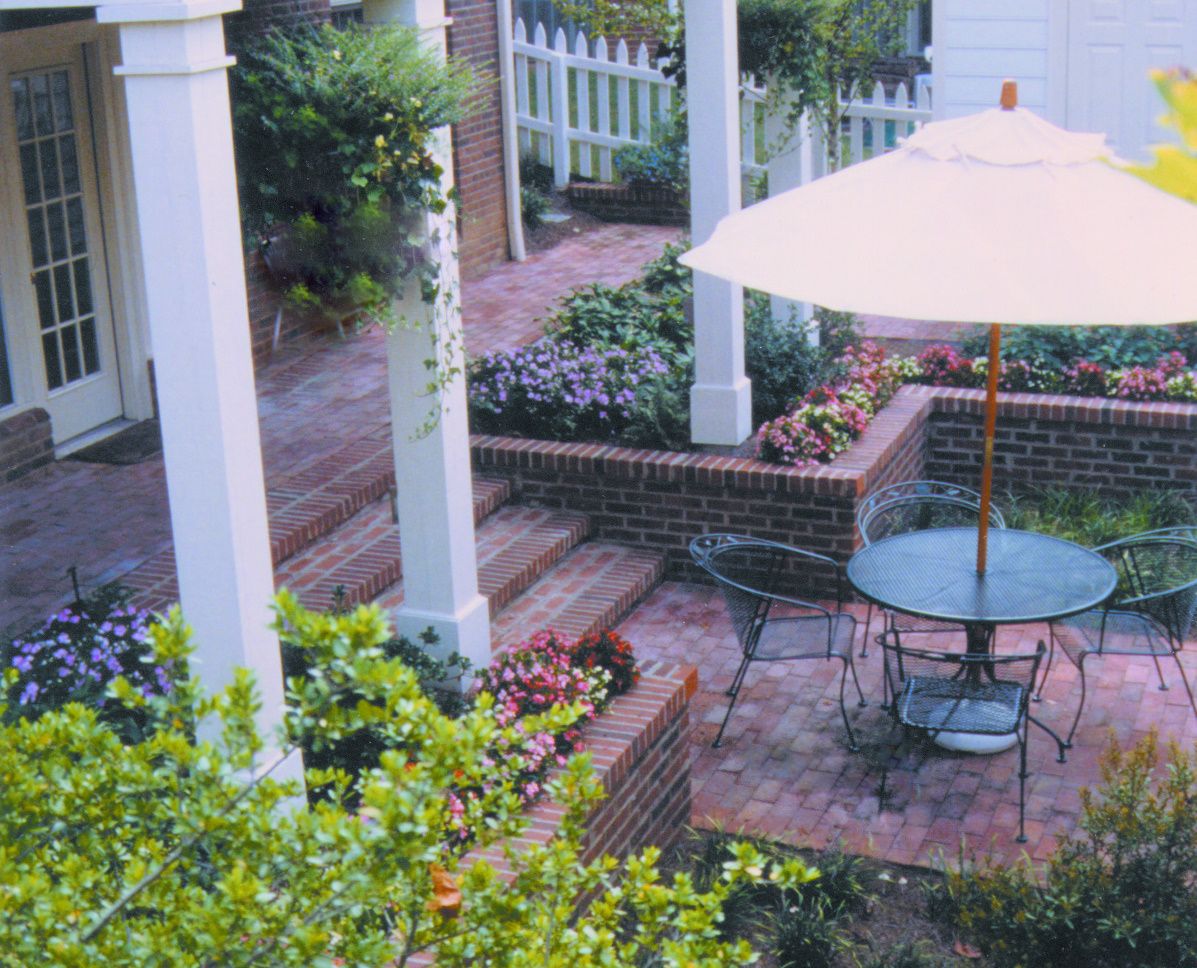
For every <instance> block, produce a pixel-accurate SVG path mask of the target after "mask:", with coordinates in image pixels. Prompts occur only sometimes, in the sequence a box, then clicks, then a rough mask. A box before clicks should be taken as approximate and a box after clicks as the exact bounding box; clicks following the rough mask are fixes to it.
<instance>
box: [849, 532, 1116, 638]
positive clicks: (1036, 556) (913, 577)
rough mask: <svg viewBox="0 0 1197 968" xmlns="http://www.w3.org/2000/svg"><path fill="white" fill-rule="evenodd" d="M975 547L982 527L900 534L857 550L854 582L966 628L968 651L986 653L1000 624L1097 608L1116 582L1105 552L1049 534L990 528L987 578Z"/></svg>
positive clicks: (890, 604) (905, 607)
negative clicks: (978, 569)
mask: <svg viewBox="0 0 1197 968" xmlns="http://www.w3.org/2000/svg"><path fill="white" fill-rule="evenodd" d="M976 552H977V529H976V528H936V529H933V530H929V531H911V532H909V533H907V534H897V535H894V536H893V537H890V538H882V539H881V540H880V541H878V542H876V543H874V544H871V545H869V546H868V547H867V548H863V549H862V550H860V551H858V552H857V553H856V554H855V555H853V556H852V558H851V560H850V561H849V562H848V572H847V573H848V581H849V582H851V584H852V587H853V588H855V589H856V590H857V591H858V592H860V594H861V595H863V596H864V597H865V598H867V599H868V600H869V601H871V602H873V603H874V604H876V605H880V606H881V607H883V608H889V609H893V610H894V611H898V612H905V613H907V614H909V615H918V616H921V617H923V618H931V619H939V620H941V621H944V622H951V623H953V624H959V625H962V626H964V629H965V632H966V634H967V636H968V650H969V651H970V652H988V651H989V648H990V644H991V641H992V639H993V631H994V628H995V627H996V626H998V625H1022V624H1024V623H1029V622H1047V621H1051V620H1052V619H1057V618H1065V617H1067V616H1069V615H1077V614H1079V613H1081V612H1085V611H1088V610H1089V609H1091V608H1096V607H1097V606H1098V605H1100V604H1101V603H1102V602H1104V601H1105V600H1106V599H1107V598H1109V596H1110V594H1111V593H1112V592H1113V591H1114V587H1115V585H1117V583H1118V575H1117V573H1116V572H1115V571H1114V567H1113V566H1112V565H1111V564H1110V563H1109V562H1108V561H1106V560H1105V559H1104V558H1102V557H1101V555H1099V554H1096V553H1094V552H1092V551H1090V550H1088V549H1087V548H1082V547H1081V546H1080V545H1077V544H1073V543H1072V542H1071V541H1064V540H1062V539H1061V538H1053V537H1051V536H1049V535H1045V534H1034V533H1032V532H1030V531H1014V530H1010V529H1007V528H1000V529H999V528H994V529H993V530H991V531H990V532H989V566H988V568H987V569H986V571H985V574H984V575H978V574H977V566H976Z"/></svg>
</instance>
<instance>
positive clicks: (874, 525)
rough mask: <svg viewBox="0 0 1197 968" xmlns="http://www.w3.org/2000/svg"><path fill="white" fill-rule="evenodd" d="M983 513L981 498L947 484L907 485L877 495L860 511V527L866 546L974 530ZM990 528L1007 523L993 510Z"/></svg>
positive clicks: (925, 482) (872, 496) (880, 491)
mask: <svg viewBox="0 0 1197 968" xmlns="http://www.w3.org/2000/svg"><path fill="white" fill-rule="evenodd" d="M980 513H981V495H980V494H978V493H977V492H976V491H974V490H972V489H970V488H967V487H961V486H959V485H957V484H946V483H944V482H943V481H903V482H902V483H900V484H892V485H890V486H889V487H883V488H881V489H880V490H878V491H874V492H873V493H872V494H870V495H869V496H868V497H866V498H865V499H864V501H863V502H861V505H860V507H859V508H857V511H856V525H857V527H858V528H859V529H860V536H861V538H862V539H863V541H864V543H865V544H866V545H870V544H872V543H873V542H875V541H879V540H880V539H882V538H888V537H890V536H891V535H895V534H907V533H908V532H911V531H928V530H931V529H932V528H962V527H973V526H975V525H976V524H977V517H978V515H980ZM989 524H990V527H994V528H1004V527H1005V526H1006V519H1005V518H1004V517H1003V516H1002V512H1001V511H1000V510H998V508H997V507H996V506H995V505H993V504H990V506H989Z"/></svg>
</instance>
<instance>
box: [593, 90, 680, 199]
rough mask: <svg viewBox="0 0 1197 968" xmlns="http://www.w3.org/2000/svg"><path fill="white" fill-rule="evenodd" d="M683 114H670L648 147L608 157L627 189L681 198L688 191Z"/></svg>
mask: <svg viewBox="0 0 1197 968" xmlns="http://www.w3.org/2000/svg"><path fill="white" fill-rule="evenodd" d="M687 138H688V135H687V132H686V112H685V111H684V110H678V109H675V110H673V111H672V112H671V113H670V115H669V119H668V120H667V121H666V122H665V124H664V125H663V126H662V127H661V128H660V129H659V130H658V131H657V132H656V133H655V140H654V141H653V143H652V144H644V145H627V146H625V147H623V148H620V149H619V150H618V151H617V152H615V154H614V156H612V159H611V162H612V164H613V165H614V166H615V170H616V171H617V172H618V173H619V177H620V180H622V181H625V182H627V183H628V184H629V185H648V186H651V187H654V188H672V189H673V190H674V191H676V192H678V193H679V194H681V195H683V196H684V195H685V193H686V192H687V191H688V190H689V187H690V149H689V143H688V141H687Z"/></svg>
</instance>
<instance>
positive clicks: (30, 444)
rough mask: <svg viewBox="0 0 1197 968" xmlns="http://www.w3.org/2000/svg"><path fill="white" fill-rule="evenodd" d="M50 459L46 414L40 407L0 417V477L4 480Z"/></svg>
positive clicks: (48, 425) (50, 451) (10, 478)
mask: <svg viewBox="0 0 1197 968" xmlns="http://www.w3.org/2000/svg"><path fill="white" fill-rule="evenodd" d="M53 460H54V440H53V438H52V437H51V434H50V415H49V414H48V413H46V411H45V410H43V409H42V408H41V407H32V408H30V409H29V410H23V411H21V412H20V413H18V414H16V415H15V416H13V417H9V418H8V419H7V420H0V481H4V482H5V483H7V482H8V481H15V480H16V479H17V478H18V477H24V476H25V475H26V474H28V473H29V472H30V471H34V470H37V468H39V467H44V466H45V465H46V464H49V463H52V462H53Z"/></svg>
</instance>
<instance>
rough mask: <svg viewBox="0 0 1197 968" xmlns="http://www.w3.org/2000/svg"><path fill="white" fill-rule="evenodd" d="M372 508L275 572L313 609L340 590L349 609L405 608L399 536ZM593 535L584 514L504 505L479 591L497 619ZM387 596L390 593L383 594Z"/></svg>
mask: <svg viewBox="0 0 1197 968" xmlns="http://www.w3.org/2000/svg"><path fill="white" fill-rule="evenodd" d="M383 511H384V512H385V513H383V512H380V510H379V509H378V508H377V507H375V506H371V508H368V509H367V510H366V511H363V512H362V513H360V514H358V515H357V516H356V517H355V518H354V519H353V520H352V521H350V522H349V523H348V524H346V525H345V526H344V527H342V528H339V529H338V530H337V531H336V532H335V533H333V534H332V535H329V536H328V537H326V538H324V539H322V540H321V541H320V542H318V543H317V544H315V545H313V546H312V547H311V548H309V549H307V550H306V551H304V552H303V553H301V554H299V555H297V556H296V557H295V558H293V559H292V560H291V561H289V562H286V563H285V564H284V565H283V567H282V568H280V569H279V570H278V572H276V574H275V580H276V583H277V584H278V585H280V586H283V585H285V586H287V587H288V588H290V589H291V590H292V591H293V592H295V594H296V595H298V596H299V600H300V601H301V602H302V603H303V604H304V605H306V606H307V607H308V608H327V607H328V605H329V604H330V603H331V601H332V599H333V595H334V593H335V591H336V589H337V587H338V586H342V587H343V588H344V589H345V599H344V600H345V602H346V604H350V605H353V604H358V603H360V602H368V601H374V600H377V601H378V603H379V604H380V605H382V606H383V607H384V608H387V609H392V608H395V607H397V606H398V605H400V604H401V603H402V602H403V588H402V585H401V584H398V583H399V579H400V578H401V576H402V563H401V561H400V548H399V535H398V533H397V532H396V530H395V526H394V524H393V523H392V522H391V518H390V509H389V507H385V505H384V508H383ZM588 531H589V522H588V520H587V518H586V517H585V516H584V515H580V514H570V513H566V512H560V511H547V510H540V509H536V508H522V507H504V508H500V509H499V510H498V511H496V512H495V513H494V514H491V515H490V516H489V517H487V518H486V520H485V521H483V522H482V524H481V526H480V527H479V528H478V530H477V548H478V590H479V591H480V592H481V593H482V594H483V595H484V596H485V597H486V598H487V600H488V602H489V604H490V611H491V614H492V615H493V614H495V613H496V612H497V611H498V610H499V609H500V608H502V607H503V606H504V605H506V604H507V603H508V602H510V601H511V600H512V599H513V598H514V597H515V596H516V595H518V594H519V593H520V592H521V591H522V590H523V589H525V588H527V587H528V586H529V585H530V584H532V582H534V581H535V580H536V579H537V578H538V577H539V576H540V575H542V574H543V573H544V572H545V571H546V570H547V569H548V568H550V567H551V566H552V565H553V563H554V562H556V561H557V560H558V559H559V558H560V557H561V556H562V555H564V554H565V553H566V552H568V551H569V550H570V549H571V548H573V547H574V546H575V545H576V544H578V543H579V542H580V541H582V540H583V539H584V538H585V537H586V535H587V533H588ZM384 592H385V594H383V593H384Z"/></svg>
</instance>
